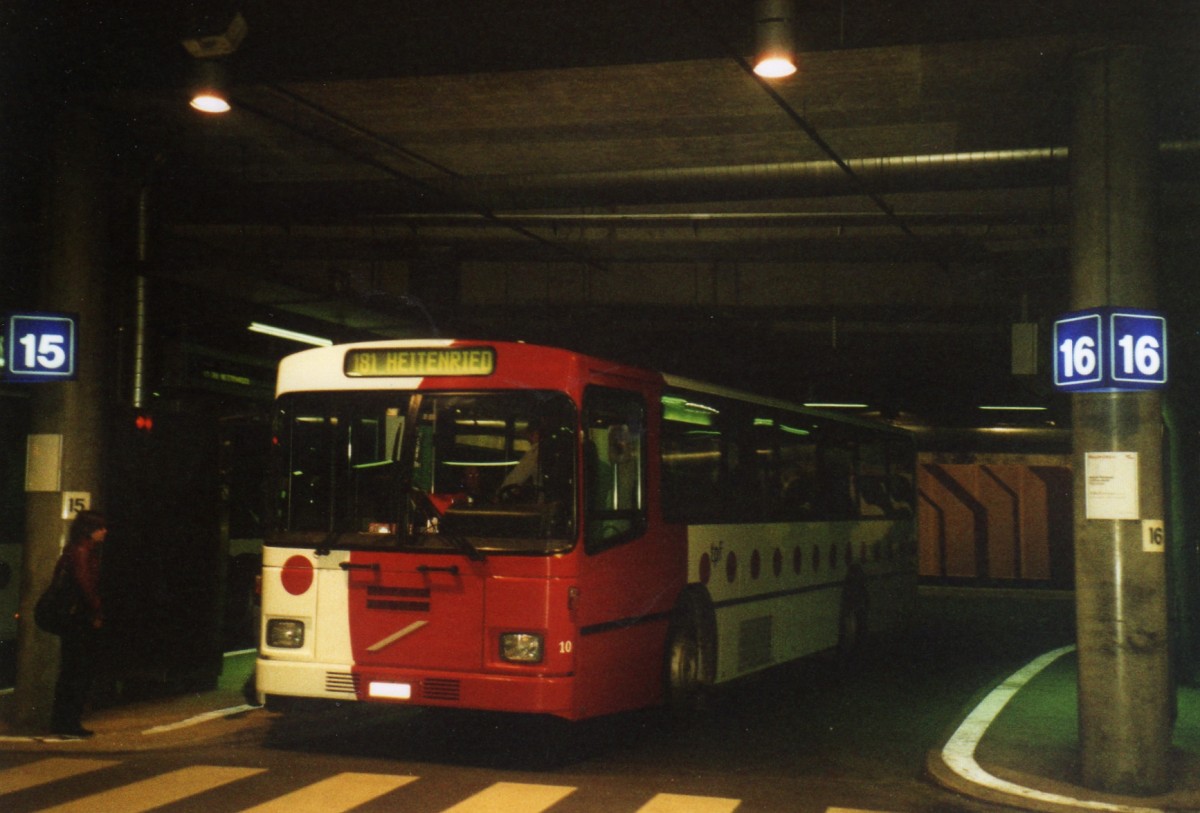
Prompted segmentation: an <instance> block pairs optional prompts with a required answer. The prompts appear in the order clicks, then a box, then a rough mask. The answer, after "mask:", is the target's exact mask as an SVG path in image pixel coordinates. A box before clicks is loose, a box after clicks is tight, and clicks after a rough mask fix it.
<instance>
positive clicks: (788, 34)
mask: <svg viewBox="0 0 1200 813" xmlns="http://www.w3.org/2000/svg"><path fill="white" fill-rule="evenodd" d="M794 16H795V6H794V4H793V2H792V0H757V2H755V4H754V35H755V41H756V43H757V48H758V50H757V51H756V52H755V55H754V72H755V73H756V74H758V75H759V76H761V77H762V78H764V79H782V78H784V77H786V76H791V75H792V74H794V73H795V72H796V43H795V35H794V22H793V20H794Z"/></svg>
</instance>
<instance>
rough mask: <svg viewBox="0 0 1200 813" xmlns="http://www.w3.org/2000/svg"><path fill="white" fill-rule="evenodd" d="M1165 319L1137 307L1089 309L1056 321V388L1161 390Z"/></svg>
mask: <svg viewBox="0 0 1200 813" xmlns="http://www.w3.org/2000/svg"><path fill="white" fill-rule="evenodd" d="M1166 383H1167V320H1166V318H1165V317H1164V316H1162V315H1161V314H1158V313H1155V312H1153V311H1146V310H1138V309H1135V308H1114V307H1104V308H1091V309H1089V310H1083V311H1076V312H1074V313H1068V314H1064V315H1063V316H1061V317H1059V318H1058V319H1057V320H1055V322H1054V386H1055V387H1057V388H1058V389H1060V390H1066V391H1070V392H1120V391H1122V390H1153V389H1161V388H1162V387H1164V386H1165V385H1166Z"/></svg>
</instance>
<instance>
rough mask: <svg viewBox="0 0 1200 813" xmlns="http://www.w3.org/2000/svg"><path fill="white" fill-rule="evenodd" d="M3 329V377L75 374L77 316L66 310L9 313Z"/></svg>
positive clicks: (63, 377)
mask: <svg viewBox="0 0 1200 813" xmlns="http://www.w3.org/2000/svg"><path fill="white" fill-rule="evenodd" d="M7 321H8V325H7V328H6V329H5V331H4V378H5V380H8V381H69V380H71V379H73V378H75V376H76V368H75V362H76V358H75V351H76V344H75V341H76V340H75V337H76V334H77V333H78V330H77V327H78V324H77V323H78V319H77V318H76V317H75V316H74V315H72V314H66V313H10V314H9V315H8V320H7Z"/></svg>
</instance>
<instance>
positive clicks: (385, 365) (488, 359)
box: [343, 347, 496, 378]
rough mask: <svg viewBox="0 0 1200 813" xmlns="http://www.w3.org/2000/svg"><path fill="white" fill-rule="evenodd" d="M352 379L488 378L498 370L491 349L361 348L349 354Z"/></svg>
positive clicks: (347, 362) (348, 366)
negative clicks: (487, 376) (486, 376)
mask: <svg viewBox="0 0 1200 813" xmlns="http://www.w3.org/2000/svg"><path fill="white" fill-rule="evenodd" d="M343 369H344V371H345V373H346V375H347V376H349V377H350V378H391V377H400V378H405V377H427V376H485V375H491V374H492V373H493V372H495V370H496V350H495V348H492V347H403V348H401V347H370V348H364V347H358V348H354V349H351V350H347V351H346V362H345V367H344V368H343Z"/></svg>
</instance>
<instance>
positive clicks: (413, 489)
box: [401, 480, 487, 562]
mask: <svg viewBox="0 0 1200 813" xmlns="http://www.w3.org/2000/svg"><path fill="white" fill-rule="evenodd" d="M401 487H402V488H403V489H404V491H405V492H406V493H408V494H409V495H411V496H412V497H413V500H412V504H413V506H414V507H416V508H417V510H418V511H420V513H421V514H422V515H424V518H425V523H426V529H427V530H426V531H425V534H426V535H429V536H437V537H440V538H442V539H445V540H446V541H447V542H449V543H450V544H452V545H454V546H455V547H456V548H458V549H459V550H461V551H462V552H463V553H465V554H466V555H467V558H468V559H470V560H471V561H472V562H483V561H486V560H487V557H486V556H485V555H484V554H483V551H481V550H479V548H477V547H475V546H474V545H473V544H471V540H469V539H467V538H466V537H465V536H459V535H458V534H444V533H442V532H441V529H440V528H439V527H438V519H439V518H440V517H441V515H440V514H439V513H438V510H437V506H435V505H434V504H433V500H431V499H430V498H429V494H427V493H426V492H425V489H423V488H421V487H420V486H419V485H417V484H416V483H414V482H412V481H411V480H405V481H403V482H402V483H401ZM407 519H408V517H405V520H406V526H405V527H407V528H410V529H411V530H410V532H409V542H410V543H413V542H415V541H416V537H417V536H419V535H421V534H419V533H418V531H417V523H416V522H411V523H409V522H407Z"/></svg>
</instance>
